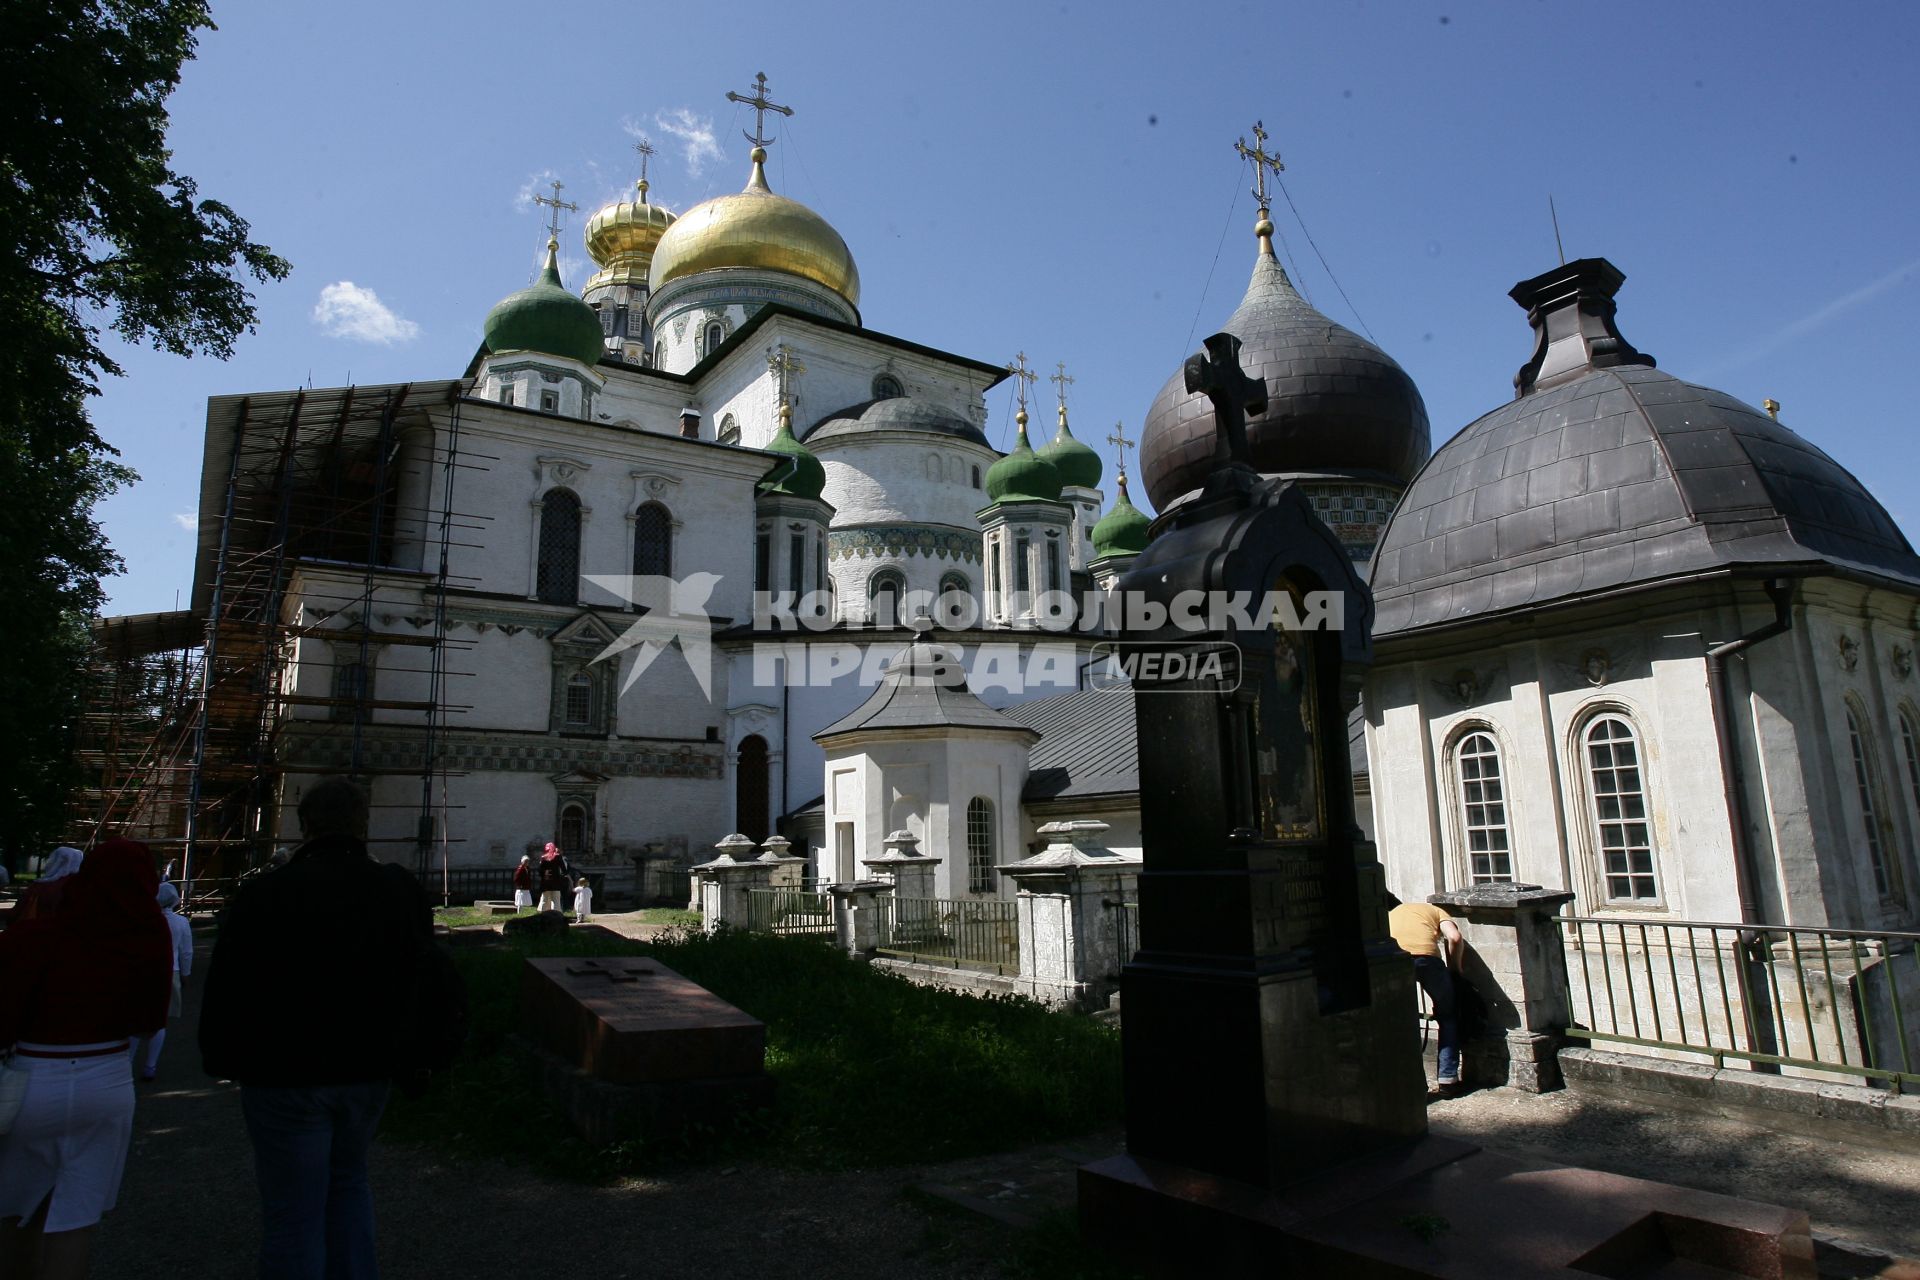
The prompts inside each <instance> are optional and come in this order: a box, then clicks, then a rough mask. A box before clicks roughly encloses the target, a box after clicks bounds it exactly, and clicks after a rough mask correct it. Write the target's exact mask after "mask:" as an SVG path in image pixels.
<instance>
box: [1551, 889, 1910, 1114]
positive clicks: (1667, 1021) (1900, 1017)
mask: <svg viewBox="0 0 1920 1280" xmlns="http://www.w3.org/2000/svg"><path fill="white" fill-rule="evenodd" d="M1559 927H1560V936H1561V941H1562V943H1563V945H1564V946H1565V948H1566V956H1567V987H1568V1009H1569V1013H1570V1017H1571V1020H1572V1023H1573V1025H1571V1026H1569V1027H1568V1028H1567V1035H1568V1036H1569V1037H1570V1038H1572V1039H1576V1040H1586V1041H1589V1042H1592V1043H1599V1044H1615V1045H1627V1046H1633V1047H1636V1048H1641V1049H1648V1050H1653V1051H1656V1052H1661V1053H1667V1054H1673V1055H1687V1054H1697V1055H1702V1056H1704V1057H1706V1058H1708V1059H1710V1060H1711V1061H1712V1063H1713V1065H1715V1066H1724V1065H1726V1062H1727V1061H1728V1060H1729V1059H1731V1060H1734V1061H1740V1062H1746V1063H1750V1064H1752V1065H1753V1068H1754V1069H1755V1070H1757V1071H1771V1072H1776V1073H1781V1074H1788V1075H1796V1076H1812V1077H1815V1078H1827V1079H1834V1078H1839V1079H1856V1080H1861V1081H1868V1082H1877V1083H1879V1084H1882V1085H1885V1086H1886V1087H1888V1088H1891V1089H1893V1090H1895V1091H1898V1090H1900V1089H1902V1088H1912V1087H1915V1086H1920V965H1917V964H1916V954H1917V950H1920V933H1899V932H1891V931H1885V930H1880V931H1874V930H1851V929H1817V928H1807V927H1799V926H1778V925H1737V924H1711V923H1703V922H1698V921H1687V920H1672V921H1654V920H1621V919H1611V918H1605V917H1594V916H1561V917H1559Z"/></svg>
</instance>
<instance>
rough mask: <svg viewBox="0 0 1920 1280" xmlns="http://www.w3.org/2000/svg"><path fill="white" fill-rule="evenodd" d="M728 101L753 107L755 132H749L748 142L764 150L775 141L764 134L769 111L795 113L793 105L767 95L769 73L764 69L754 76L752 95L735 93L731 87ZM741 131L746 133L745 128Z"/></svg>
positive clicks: (785, 114)
mask: <svg viewBox="0 0 1920 1280" xmlns="http://www.w3.org/2000/svg"><path fill="white" fill-rule="evenodd" d="M727 101H729V102H744V103H746V104H747V105H748V106H750V107H752V108H753V132H752V133H747V134H746V138H747V141H748V142H751V143H752V144H753V145H754V146H756V147H759V148H760V149H761V150H762V151H764V150H766V147H767V143H769V142H771V141H773V139H771V138H768V137H764V136H762V135H764V134H765V132H766V123H767V112H769V111H778V112H779V113H780V114H781V115H783V116H790V115H792V114H793V108H792V107H783V106H781V105H780V104H779V103H777V102H775V101H774V100H773V99H771V98H769V97H767V73H766V72H764V71H762V72H759V73H757V74H756V75H755V76H754V77H753V93H752V95H751V96H749V95H747V94H744V93H735V92H734V91H733V90H731V89H729V90H727ZM741 132H742V133H746V131H745V130H744V129H743V130H741Z"/></svg>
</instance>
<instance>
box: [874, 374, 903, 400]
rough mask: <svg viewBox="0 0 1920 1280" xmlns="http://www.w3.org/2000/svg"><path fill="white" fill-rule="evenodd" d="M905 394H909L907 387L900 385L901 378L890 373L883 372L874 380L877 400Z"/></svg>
mask: <svg viewBox="0 0 1920 1280" xmlns="http://www.w3.org/2000/svg"><path fill="white" fill-rule="evenodd" d="M905 394H907V392H906V388H904V387H902V386H901V385H900V379H898V378H896V377H894V376H893V375H892V374H890V373H883V374H881V375H879V376H878V377H876V378H875V379H874V380H873V398H874V399H875V400H892V399H895V398H896V397H899V396H903V395H905Z"/></svg>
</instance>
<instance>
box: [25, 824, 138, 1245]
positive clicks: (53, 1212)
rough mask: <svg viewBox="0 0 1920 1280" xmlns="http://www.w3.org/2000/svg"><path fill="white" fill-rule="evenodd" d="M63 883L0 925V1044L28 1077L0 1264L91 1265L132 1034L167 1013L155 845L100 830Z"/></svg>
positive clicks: (125, 1131) (108, 1199) (110, 1176)
mask: <svg viewBox="0 0 1920 1280" xmlns="http://www.w3.org/2000/svg"><path fill="white" fill-rule="evenodd" d="M65 883H66V885H67V887H66V888H65V889H64V890H63V891H62V894H61V901H60V904H59V909H58V910H57V911H55V912H53V913H52V914H51V915H47V916H42V917H40V918H37V919H34V920H26V921H20V922H17V923H15V924H13V925H11V926H9V927H8V929H7V931H6V932H5V933H0V973H3V974H5V975H6V980H5V981H4V982H0V1048H7V1047H11V1048H12V1050H13V1063H12V1068H13V1069H14V1070H23V1071H25V1072H26V1073H27V1077H28V1079H27V1087H26V1093H25V1096H24V1098H23V1099H22V1101H21V1104H20V1111H19V1114H18V1115H17V1116H15V1117H14V1121H13V1127H12V1128H11V1130H9V1131H8V1133H7V1134H6V1135H5V1136H4V1137H0V1276H7V1277H13V1276H36V1277H54V1278H60V1280H66V1278H70V1277H81V1276H85V1275H86V1274H87V1258H88V1253H89V1251H90V1249H91V1247H92V1239H93V1229H94V1227H95V1226H96V1225H98V1223H99V1221H100V1218H101V1215H103V1214H104V1213H106V1212H107V1211H108V1210H110V1209H112V1208H113V1207H114V1204H115V1203H116V1202H117V1201H118V1199H119V1195H120V1177H121V1174H122V1172H123V1171H124V1170H125V1169H126V1163H127V1145H128V1143H129V1141H130V1140H131V1139H132V1136H133V1106H134V1099H133V1072H132V1068H131V1065H130V1062H129V1056H128V1053H127V1049H128V1042H129V1041H130V1040H132V1039H133V1038H134V1037H135V1036H140V1035H145V1034H147V1033H148V1032H151V1031H155V1030H157V1029H158V1028H160V1027H163V1026H165V1025H166V1020H167V999H168V993H169V986H170V984H169V983H168V980H167V971H168V965H169V961H168V951H169V950H170V947H171V943H170V941H169V936H168V933H167V926H166V924H165V922H164V921H162V920H161V918H160V907H159V905H158V904H157V903H156V902H155V901H154V892H155V890H156V889H157V888H158V886H159V880H158V878H157V877H156V876H155V875H154V871H153V854H152V853H151V851H149V850H148V848H147V846H146V845H143V844H138V843H136V842H134V841H131V840H124V839H119V838H114V839H111V840H106V841H104V842H102V843H101V844H100V845H98V846H96V847H95V848H94V850H93V852H92V853H90V854H88V855H87V856H86V858H85V859H84V860H83V861H82V863H81V866H80V869H79V870H78V871H76V872H74V873H72V875H71V876H69V877H66V878H65Z"/></svg>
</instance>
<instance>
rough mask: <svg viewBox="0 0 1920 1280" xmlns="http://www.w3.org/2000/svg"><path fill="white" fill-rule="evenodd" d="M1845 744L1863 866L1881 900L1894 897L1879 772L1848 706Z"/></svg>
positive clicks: (1863, 735) (1858, 723) (1895, 892)
mask: <svg viewBox="0 0 1920 1280" xmlns="http://www.w3.org/2000/svg"><path fill="white" fill-rule="evenodd" d="M1847 744H1848V746H1850V747H1851V748H1852V749H1853V781H1854V785H1855V786H1856V787H1858V788H1859V790H1860V817H1861V819H1862V820H1863V825H1864V826H1865V828H1866V832H1867V862H1868V864H1869V865H1870V866H1871V867H1872V868H1873V887H1874V889H1875V890H1876V891H1877V892H1878V893H1879V894H1880V896H1881V897H1883V898H1892V897H1895V896H1896V894H1897V886H1896V885H1895V883H1894V879H1893V873H1892V868H1891V866H1889V864H1888V861H1887V846H1888V844H1890V843H1891V841H1889V840H1888V839H1887V838H1886V836H1887V833H1886V832H1884V831H1882V830H1881V826H1880V824H1881V823H1882V822H1884V821H1885V820H1886V805H1885V804H1884V803H1883V802H1882V800H1881V796H1880V771H1879V769H1878V768H1876V767H1875V765H1874V760H1873V755H1872V752H1871V751H1870V749H1869V748H1868V746H1867V740H1866V735H1865V734H1863V733H1862V732H1861V731H1860V718H1859V716H1857V715H1856V714H1854V709H1853V707H1852V705H1851V704H1849V705H1848V707H1847Z"/></svg>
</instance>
